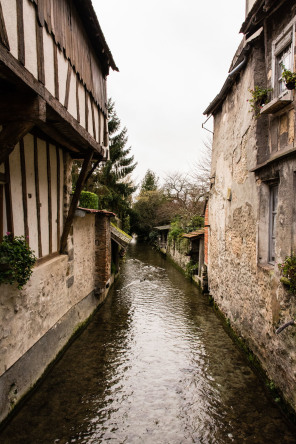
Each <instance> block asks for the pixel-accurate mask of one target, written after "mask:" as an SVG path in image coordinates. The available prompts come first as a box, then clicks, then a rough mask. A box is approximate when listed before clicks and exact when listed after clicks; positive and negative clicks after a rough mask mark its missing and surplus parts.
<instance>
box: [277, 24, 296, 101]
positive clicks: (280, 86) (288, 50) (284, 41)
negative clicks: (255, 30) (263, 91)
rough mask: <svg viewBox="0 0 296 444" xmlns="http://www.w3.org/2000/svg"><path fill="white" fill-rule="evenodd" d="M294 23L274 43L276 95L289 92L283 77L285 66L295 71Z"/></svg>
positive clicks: (279, 95)
mask: <svg viewBox="0 0 296 444" xmlns="http://www.w3.org/2000/svg"><path fill="white" fill-rule="evenodd" d="M294 27H295V24H293V25H291V24H290V25H288V27H287V28H286V29H285V31H284V32H283V33H282V34H281V35H280V36H279V37H278V38H277V39H276V40H275V41H274V43H273V90H274V97H281V96H283V95H285V94H287V93H288V91H287V88H286V85H285V82H284V81H283V79H282V72H283V67H285V68H286V69H289V70H290V71H293V35H294V32H293V30H294Z"/></svg>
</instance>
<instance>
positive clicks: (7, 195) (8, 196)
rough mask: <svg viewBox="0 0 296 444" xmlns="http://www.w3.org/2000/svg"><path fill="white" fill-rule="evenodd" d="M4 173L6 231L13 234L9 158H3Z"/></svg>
mask: <svg viewBox="0 0 296 444" xmlns="http://www.w3.org/2000/svg"><path fill="white" fill-rule="evenodd" d="M4 165H5V175H6V177H7V183H6V184H5V185H4V187H5V202H6V217H7V231H8V232H9V233H12V235H13V234H14V226H13V212H12V199H11V186H10V166H9V159H8V158H6V159H5V164H4Z"/></svg>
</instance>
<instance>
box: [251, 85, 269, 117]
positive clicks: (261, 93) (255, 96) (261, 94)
mask: <svg viewBox="0 0 296 444" xmlns="http://www.w3.org/2000/svg"><path fill="white" fill-rule="evenodd" d="M270 91H272V89H267V88H262V87H260V86H258V85H255V87H254V89H249V93H250V94H251V99H248V102H249V104H250V106H251V111H253V112H254V115H255V118H256V119H258V117H260V111H261V109H262V108H263V106H264V105H265V104H266V103H268V102H269V100H268V93H269V92H270Z"/></svg>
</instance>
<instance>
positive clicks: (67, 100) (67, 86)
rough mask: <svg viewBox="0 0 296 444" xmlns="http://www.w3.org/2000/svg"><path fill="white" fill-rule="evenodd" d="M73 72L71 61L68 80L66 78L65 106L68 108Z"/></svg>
mask: <svg viewBox="0 0 296 444" xmlns="http://www.w3.org/2000/svg"><path fill="white" fill-rule="evenodd" d="M71 74H72V67H71V64H70V62H68V71H67V80H66V93H65V102H64V106H65V108H66V109H68V105H69V95H70V83H71Z"/></svg>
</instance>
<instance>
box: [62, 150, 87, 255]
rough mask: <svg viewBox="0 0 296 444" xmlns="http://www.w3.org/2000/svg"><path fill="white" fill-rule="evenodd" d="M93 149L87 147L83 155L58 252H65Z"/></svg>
mask: <svg viewBox="0 0 296 444" xmlns="http://www.w3.org/2000/svg"><path fill="white" fill-rule="evenodd" d="M93 154H94V152H93V150H92V149H90V148H89V150H88V151H87V153H86V155H85V159H84V162H83V165H82V168H81V171H80V174H79V177H78V180H77V184H76V188H75V192H74V196H73V198H72V202H71V205H70V208H69V212H68V216H67V219H66V222H65V225H64V229H63V234H62V237H61V247H60V253H61V254H63V253H65V250H66V247H67V239H68V236H69V233H70V229H71V226H72V223H73V219H74V214H75V211H76V208H77V205H78V201H79V198H80V194H81V191H82V188H83V186H84V183H85V179H86V177H87V173H88V170H89V165H90V162H91V159H92V157H93Z"/></svg>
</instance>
